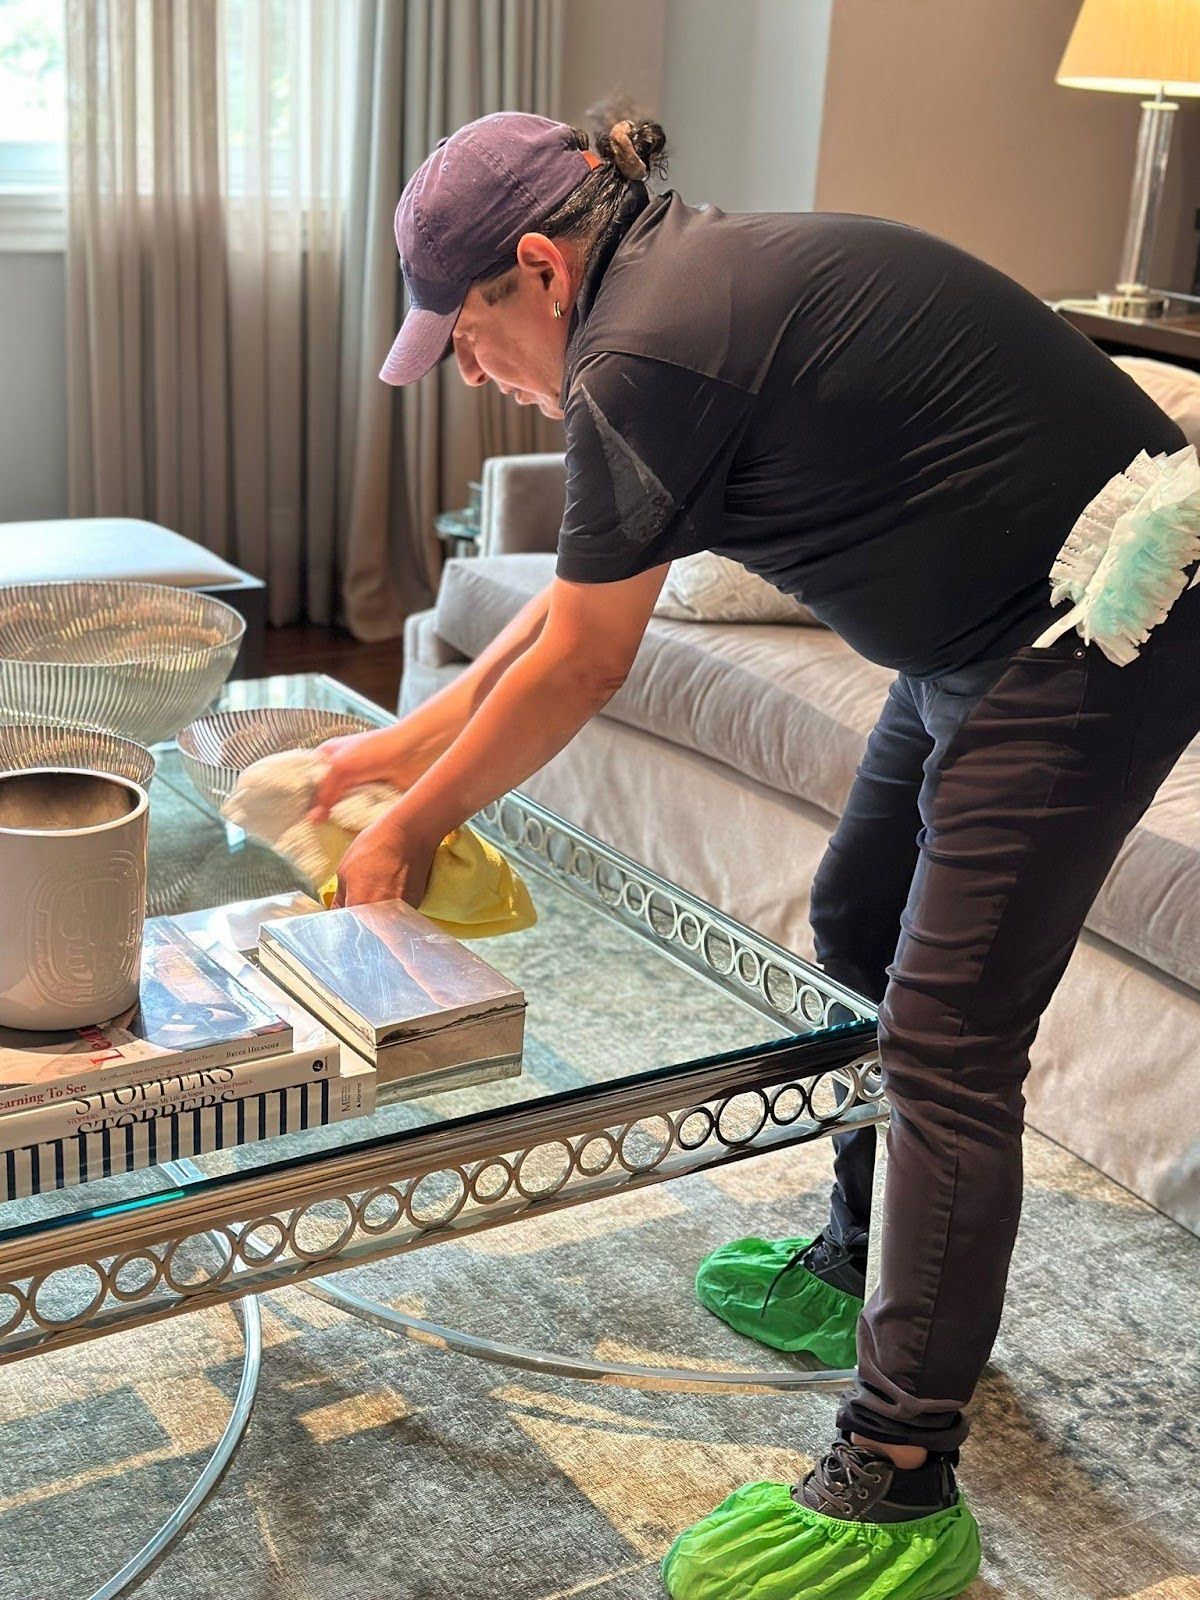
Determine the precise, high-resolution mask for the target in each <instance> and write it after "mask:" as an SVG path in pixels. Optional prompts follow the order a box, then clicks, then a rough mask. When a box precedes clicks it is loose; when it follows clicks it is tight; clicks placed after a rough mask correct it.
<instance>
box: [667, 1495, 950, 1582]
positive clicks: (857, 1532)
mask: <svg viewBox="0 0 1200 1600" xmlns="http://www.w3.org/2000/svg"><path fill="white" fill-rule="evenodd" d="M978 1570H979V1530H978V1528H977V1527H976V1526H975V1518H974V1517H973V1516H972V1515H971V1513H970V1511H968V1509H967V1506H966V1503H965V1501H964V1500H963V1499H962V1498H961V1496H960V1497H959V1499H958V1501H957V1503H956V1504H955V1505H952V1506H948V1507H947V1508H946V1510H945V1511H935V1512H934V1513H933V1514H932V1515H931V1516H928V1517H920V1518H918V1519H917V1520H915V1521H913V1522H842V1521H840V1520H839V1519H838V1518H836V1517H827V1516H825V1515H823V1513H821V1512H820V1511H811V1510H810V1509H809V1508H808V1507H807V1506H799V1505H797V1504H796V1502H795V1501H794V1500H793V1499H792V1496H791V1491H790V1489H789V1488H788V1486H787V1484H785V1483H748V1484H746V1485H745V1486H744V1487H743V1488H741V1489H736V1490H735V1491H734V1492H733V1494H731V1495H730V1496H729V1498H728V1500H726V1501H724V1502H723V1503H722V1504H721V1505H719V1506H718V1507H717V1509H716V1510H715V1511H713V1512H710V1514H709V1515H708V1516H707V1517H705V1518H704V1520H703V1521H702V1522H697V1523H696V1524H695V1526H694V1527H691V1528H688V1529H687V1531H686V1532H684V1533H681V1534H680V1535H679V1537H678V1539H676V1541H675V1543H674V1544H673V1545H672V1546H671V1548H670V1550H668V1551H667V1554H666V1557H665V1558H664V1560H663V1564H662V1575H663V1581H664V1583H665V1584H666V1586H667V1591H668V1593H669V1594H670V1595H671V1596H672V1600H750V1597H751V1596H753V1600H805V1597H809V1596H811V1597H812V1600H818V1597H819V1600H953V1597H954V1596H956V1595H960V1594H961V1593H962V1592H963V1590H964V1589H965V1588H966V1587H967V1585H968V1584H969V1583H970V1581H971V1579H972V1578H973V1577H974V1576H975V1574H976V1573H977V1572H978Z"/></svg>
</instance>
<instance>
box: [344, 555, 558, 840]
mask: <svg viewBox="0 0 1200 1600" xmlns="http://www.w3.org/2000/svg"><path fill="white" fill-rule="evenodd" d="M550 592H551V591H550V587H549V586H548V587H547V588H545V589H543V590H542V591H541V593H540V594H535V595H534V597H533V599H532V600H530V601H528V602H527V603H526V604H525V605H524V606H522V607H521V609H520V611H518V612H517V614H516V616H515V617H514V618H513V619H512V621H511V622H510V623H509V624H508V625H507V627H505V628H503V629H502V630H501V631H500V632H499V633H498V634H497V635H496V637H495V638H494V639H493V640H492V642H491V643H490V644H489V645H488V647H487V649H486V650H483V651H481V652H480V654H479V655H478V656H477V657H476V658H475V660H474V661H472V662H471V663H470V665H469V666H467V667H464V668H463V670H462V671H461V672H460V673H459V675H458V676H457V677H456V678H455V679H454V681H453V682H452V683H448V684H447V685H446V686H445V688H443V689H439V690H438V692H437V694H435V695H431V696H430V697H429V699H428V700H426V701H424V702H423V703H422V704H421V705H419V706H417V707H415V709H414V710H412V711H410V712H409V713H408V715H407V716H406V717H404V718H402V719H401V720H400V721H399V722H396V723H393V724H391V725H390V726H389V727H386V728H380V729H379V730H378V731H377V732H373V733H360V734H351V735H350V736H348V737H347V738H343V739H334V740H331V741H330V742H329V743H328V744H326V745H325V746H324V747H323V751H324V753H325V755H326V756H327V757H328V758H329V760H330V770H329V775H328V778H327V781H326V783H325V784H324V785H323V786H322V789H321V793H320V795H319V797H318V804H317V807H316V810H317V814H318V815H320V814H323V813H324V812H326V811H327V810H328V807H329V806H330V805H332V804H333V803H334V801H335V800H336V799H337V798H338V796H339V795H340V794H342V793H344V792H345V790H346V789H348V788H350V787H352V786H353V785H355V784H359V783H366V782H367V781H369V780H370V779H373V778H379V779H383V780H386V781H388V782H391V783H394V784H395V786H396V788H398V789H407V788H408V786H409V785H410V784H411V783H413V782H414V781H415V780H416V779H417V778H418V777H419V776H420V775H421V774H422V773H423V772H424V771H425V770H426V769H427V768H428V767H430V766H431V765H432V764H433V763H434V762H435V761H436V760H437V759H438V757H439V756H440V755H442V754H443V752H444V751H446V750H448V749H449V747H450V746H451V745H452V744H453V743H454V741H455V739H457V738H458V736H459V734H460V733H461V732H462V730H463V729H464V728H465V727H466V725H467V723H468V722H469V721H470V719H471V717H472V716H473V715H474V713H475V711H476V710H477V709H478V707H479V705H480V704H481V703H482V701H483V700H485V699H486V698H487V696H488V694H490V692H491V690H492V688H493V687H494V686H495V684H496V683H497V682H498V681H499V679H500V678H501V676H502V675H503V674H504V672H505V671H506V670H507V669H508V667H510V666H511V665H512V663H513V662H514V661H515V660H516V659H517V657H518V656H520V655H521V654H523V653H524V651H526V650H528V649H529V647H530V645H532V644H533V642H534V641H535V640H536V639H537V637H538V635H539V634H540V633H541V631H542V625H543V623H544V622H545V620H546V613H547V611H548V610H549V608H550Z"/></svg>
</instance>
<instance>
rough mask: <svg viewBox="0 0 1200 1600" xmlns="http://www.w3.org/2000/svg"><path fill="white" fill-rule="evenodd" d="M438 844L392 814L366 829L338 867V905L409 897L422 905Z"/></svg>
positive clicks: (335, 901) (411, 901) (335, 897)
mask: <svg viewBox="0 0 1200 1600" xmlns="http://www.w3.org/2000/svg"><path fill="white" fill-rule="evenodd" d="M436 851H437V843H434V844H430V843H428V842H427V841H424V840H418V839H417V838H416V837H415V836H414V834H413V833H412V832H411V831H409V830H407V829H405V828H404V827H403V826H398V825H397V824H396V823H395V821H393V820H392V817H391V814H390V813H389V814H388V815H386V816H382V817H380V818H379V820H378V821H377V822H373V823H372V824H371V826H370V827H369V828H364V829H363V831H362V832H361V833H360V834H359V836H358V838H357V839H355V841H354V843H353V844H352V845H351V846H350V848H349V849H348V850H347V851H346V854H345V855H344V856H343V857H342V861H341V865H340V866H339V867H338V886H337V894H336V895H335V896H334V900H333V903H334V905H335V906H359V905H366V904H368V903H369V902H371V901H373V900H406V901H407V902H408V904H409V905H410V906H414V907H419V906H420V904H421V901H422V900H423V899H424V898H425V890H426V888H427V887H428V885H429V873H430V870H431V868H432V866H433V858H434V855H435V853H436Z"/></svg>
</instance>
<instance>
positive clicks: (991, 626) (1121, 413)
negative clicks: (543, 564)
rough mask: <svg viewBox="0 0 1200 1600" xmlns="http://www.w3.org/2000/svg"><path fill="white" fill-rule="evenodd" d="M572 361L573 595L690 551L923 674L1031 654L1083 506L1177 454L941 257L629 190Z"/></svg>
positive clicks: (980, 272)
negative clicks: (741, 570) (752, 576)
mask: <svg viewBox="0 0 1200 1600" xmlns="http://www.w3.org/2000/svg"><path fill="white" fill-rule="evenodd" d="M622 226H623V230H624V231H623V232H619V233H618V236H617V240H616V243H615V245H614V244H610V246H609V248H608V249H607V250H606V251H605V252H604V253H603V254H602V255H601V256H598V257H597V258H596V259H595V261H594V262H593V263H592V264H591V266H590V268H589V271H588V274H587V277H586V279H585V282H584V284H583V287H582V289H581V292H580V295H579V298H578V303H577V306H576V313H575V316H576V323H575V326H574V328H573V331H572V336H571V340H570V343H569V345H568V349H567V365H566V374H565V379H564V384H563V401H562V403H563V407H564V411H565V416H566V436H567V507H566V514H565V516H564V519H563V525H562V531H561V534H560V537H559V546H558V552H559V553H558V566H557V570H558V574H559V576H560V577H563V578H568V579H572V580H574V581H577V582H585V583H588V582H608V581H611V580H613V579H618V578H628V577H632V576H633V575H634V574H635V573H638V572H644V571H646V570H647V568H649V567H654V566H658V565H660V564H661V563H663V562H666V561H670V560H672V559H673V558H674V557H676V556H684V555H690V554H693V553H694V552H696V551H698V550H715V551H717V552H719V553H720V554H722V555H725V556H730V557H732V558H733V559H735V560H737V561H740V562H742V563H743V564H744V565H745V566H747V567H748V568H750V569H751V570H752V571H754V572H757V573H759V574H760V575H761V576H762V577H764V578H767V579H769V580H770V581H771V582H772V583H774V584H775V585H776V586H777V587H778V588H780V589H782V590H783V591H784V592H785V593H788V594H793V595H797V596H799V597H800V598H801V599H803V600H804V601H805V603H806V604H807V605H809V606H810V607H811V608H812V610H813V611H814V612H815V613H816V615H817V616H818V617H819V618H820V619H821V620H822V621H824V622H826V623H828V625H829V626H830V627H831V628H834V629H835V630H836V631H837V632H838V633H839V634H841V635H842V637H843V638H844V639H846V640H847V642H848V643H849V644H851V645H852V646H853V647H854V649H856V650H857V651H858V652H859V653H860V654H862V655H864V656H866V657H868V658H869V659H871V660H873V661H878V662H880V663H882V664H883V665H885V666H890V667H895V668H896V669H897V670H899V671H902V672H906V673H909V674H910V675H912V676H915V677H932V676H935V675H937V674H940V673H942V672H947V671H952V670H954V669H956V668H958V667H961V666H964V665H966V664H967V663H968V662H971V661H979V660H986V659H989V658H991V657H995V656H999V655H1004V654H1006V653H1007V652H1008V651H1010V650H1013V649H1016V648H1017V647H1018V646H1019V645H1022V644H1029V643H1030V642H1032V640H1033V639H1034V638H1035V637H1036V636H1037V633H1038V632H1039V631H1040V629H1041V627H1042V626H1044V625H1045V623H1046V621H1048V620H1049V618H1050V616H1051V615H1053V613H1051V612H1050V610H1049V595H1050V588H1049V582H1048V577H1049V572H1050V566H1051V563H1052V562H1053V560H1054V557H1055V555H1056V554H1057V553H1058V550H1059V547H1060V546H1061V544H1062V542H1063V540H1064V539H1065V538H1066V535H1067V533H1068V531H1069V530H1070V528H1071V525H1072V523H1073V522H1074V521H1075V519H1076V517H1077V516H1078V515H1079V513H1080V511H1082V509H1083V507H1084V506H1085V505H1086V504H1087V502H1088V501H1089V500H1090V499H1092V497H1093V496H1094V495H1095V494H1096V493H1097V492H1098V491H1099V489H1100V488H1101V486H1102V485H1103V484H1104V483H1105V482H1106V481H1107V480H1108V479H1109V478H1111V477H1112V476H1113V474H1114V473H1116V472H1119V471H1120V470H1121V469H1122V468H1123V467H1126V466H1128V465H1129V463H1130V462H1131V461H1132V460H1133V458H1134V457H1135V456H1136V455H1137V453H1138V451H1139V450H1142V449H1146V450H1148V451H1149V452H1150V453H1151V454H1152V455H1154V454H1157V453H1158V452H1160V451H1164V450H1167V451H1171V450H1178V449H1179V448H1181V446H1182V445H1183V444H1184V443H1185V442H1186V441H1185V440H1184V437H1183V434H1182V433H1181V432H1180V430H1179V429H1178V427H1177V426H1176V425H1175V423H1173V422H1172V421H1171V420H1170V419H1169V418H1168V417H1167V416H1166V415H1165V414H1164V413H1163V412H1162V411H1160V410H1159V408H1158V407H1157V406H1156V405H1155V404H1154V402H1153V401H1152V400H1150V399H1149V397H1148V396H1147V395H1145V394H1144V393H1143V391H1142V390H1141V389H1140V388H1139V387H1138V386H1137V384H1135V383H1134V382H1133V380H1132V379H1131V378H1129V377H1127V376H1126V374H1125V373H1123V372H1122V371H1121V370H1120V369H1119V368H1118V367H1116V366H1114V365H1113V363H1112V361H1111V360H1110V359H1109V358H1108V357H1107V356H1106V355H1104V354H1103V353H1102V352H1101V351H1100V350H1098V349H1097V348H1096V346H1095V345H1093V344H1092V343H1091V342H1090V340H1088V339H1087V338H1085V336H1084V335H1083V334H1081V333H1079V332H1078V331H1077V330H1076V329H1074V328H1072V327H1071V326H1070V325H1069V324H1068V323H1066V322H1065V321H1064V320H1063V319H1062V318H1061V317H1060V316H1058V314H1057V313H1056V312H1054V311H1052V310H1051V309H1050V308H1049V307H1048V306H1045V305H1043V304H1042V302H1041V301H1040V300H1038V299H1037V297H1036V296H1034V295H1032V294H1030V293H1029V292H1028V291H1027V290H1025V289H1023V288H1021V286H1020V285H1019V284H1017V283H1015V282H1014V281H1013V280H1012V279H1011V278H1008V277H1006V276H1005V275H1004V274H1003V273H1002V272H998V271H997V270H996V269H995V268H993V267H989V266H987V265H986V264H985V263H984V262H982V261H979V260H977V259H976V258H975V257H974V256H971V255H969V254H967V252H966V251H963V250H960V249H958V248H957V247H955V246H954V245H951V244H948V243H947V242H946V241H945V240H943V239H939V238H936V237H934V236H932V235H930V234H927V233H923V232H921V231H920V230H919V229H916V228H910V227H907V226H905V225H904V224H901V223H896V222H888V221H885V220H883V219H881V218H878V217H862V216H853V215H847V214H842V213H834V212H812V213H798V214H795V215H793V214H789V213H778V214H761V215H759V214H750V215H744V216H727V215H725V214H724V213H723V212H721V211H718V210H715V209H712V208H705V209H702V210H697V209H695V208H693V207H691V206H687V205H685V204H684V203H683V202H682V201H681V200H680V199H679V198H678V197H677V196H676V195H673V194H668V195H664V196H661V197H655V198H651V197H650V196H649V194H648V192H647V190H646V189H645V188H644V187H643V186H642V185H640V184H637V185H633V186H631V191H630V196H629V199H628V202H627V215H626V216H625V218H624V219H623V224H622Z"/></svg>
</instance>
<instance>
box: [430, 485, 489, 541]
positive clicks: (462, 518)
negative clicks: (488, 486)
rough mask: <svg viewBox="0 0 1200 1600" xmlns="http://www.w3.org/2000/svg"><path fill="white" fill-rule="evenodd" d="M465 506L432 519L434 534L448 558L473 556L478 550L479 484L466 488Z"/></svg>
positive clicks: (444, 512)
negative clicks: (466, 499) (443, 547)
mask: <svg viewBox="0 0 1200 1600" xmlns="http://www.w3.org/2000/svg"><path fill="white" fill-rule="evenodd" d="M467 487H468V501H467V504H466V505H465V506H463V507H461V509H459V510H458V511H443V512H441V513H440V514H439V515H438V516H436V517H435V518H434V519H433V528H434V532H435V533H436V534H437V536H438V538H439V539H440V540H441V541H442V543H443V544H444V545H445V546H446V554H447V555H448V556H473V555H474V554H475V552H476V551H477V549H478V548H479V507H480V503H481V497H482V495H483V485H482V484H481V483H474V482H472V483H470V484H469V485H468V486H467Z"/></svg>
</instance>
